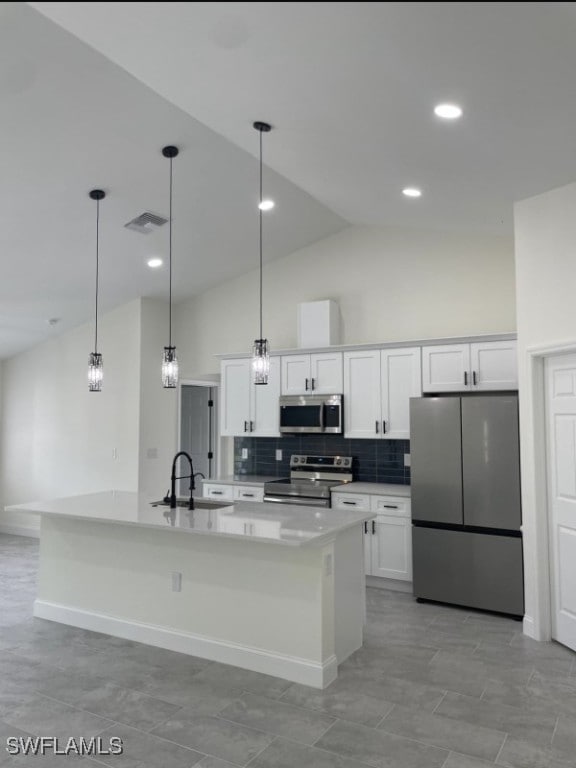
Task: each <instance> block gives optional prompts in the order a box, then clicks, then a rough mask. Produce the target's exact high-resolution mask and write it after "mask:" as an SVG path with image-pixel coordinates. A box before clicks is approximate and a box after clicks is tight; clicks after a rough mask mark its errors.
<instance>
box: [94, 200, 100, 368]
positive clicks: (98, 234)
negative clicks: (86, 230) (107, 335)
mask: <svg viewBox="0 0 576 768" xmlns="http://www.w3.org/2000/svg"><path fill="white" fill-rule="evenodd" d="M99 240H100V200H96V301H95V304H96V311H95V315H96V324H95V325H96V327H95V331H94V352H95V353H97V352H98V278H99V271H100V270H99V265H100V259H99V253H100V252H99V248H100V242H99Z"/></svg>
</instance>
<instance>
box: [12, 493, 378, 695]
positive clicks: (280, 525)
mask: <svg viewBox="0 0 576 768" xmlns="http://www.w3.org/2000/svg"><path fill="white" fill-rule="evenodd" d="M151 501H153V500H152V499H150V498H149V497H147V496H144V495H141V494H137V493H130V492H125V491H107V492H102V493H95V494H87V495H83V496H72V497H67V498H61V499H55V500H51V501H42V502H33V503H29V504H20V505H15V506H12V507H8V508H7V509H8V510H18V511H29V512H34V513H40V515H41V519H42V522H41V534H40V568H39V577H38V595H37V599H36V602H35V604H34V615H35V616H38V617H40V618H44V619H50V620H52V621H58V622H62V623H65V624H70V625H73V626H77V627H82V628H84V629H90V630H94V631H98V632H105V633H108V634H111V635H115V636H118V637H123V638H128V639H132V640H136V641H139V642H143V643H148V644H150V645H156V646H160V647H163V648H167V649H169V650H173V651H179V652H182V653H187V654H191V655H194V656H200V657H203V658H207V659H211V660H213V661H219V662H224V663H227V664H233V665H235V666H238V667H243V668H245V669H250V670H254V671H257V672H264V673H267V674H271V675H276V676H278V677H283V678H285V679H287V680H292V681H294V682H300V683H304V684H306V685H310V686H314V687H317V688H324V687H326V686H327V685H329V684H330V682H332V681H333V680H334V679H335V678H336V675H337V667H338V664H340V663H341V662H342V661H343V660H344V659H345V658H347V657H348V656H349V655H350V654H351V653H353V652H354V651H355V650H357V649H358V648H360V647H361V645H362V631H363V624H364V618H365V597H364V591H365V579H364V563H363V523H364V522H365V521H366V520H369V519H371V518H372V517H374V514H373V513H371V512H365V511H364V512H362V511H357V510H350V511H348V510H346V511H339V510H335V509H324V508H323V509H319V508H312V507H303V506H292V505H288V504H283V505H278V504H267V503H264V504H262V503H250V502H238V503H234V504H228V505H224V504H222V506H214V502H212V503H210V502H205V501H204V502H203V500H198V507H200V508H198V509H195V510H193V511H191V510H188V509H186V508H183V507H177V508H176V509H174V510H171V509H169V508H168V507H165V506H152V504H151ZM203 504H204V505H205V508H201V507H202V505H203ZM206 505H207V506H206Z"/></svg>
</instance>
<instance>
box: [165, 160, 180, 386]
mask: <svg viewBox="0 0 576 768" xmlns="http://www.w3.org/2000/svg"><path fill="white" fill-rule="evenodd" d="M162 154H163V155H164V157H167V158H168V159H169V160H170V218H169V228H170V234H169V250H168V252H169V263H170V268H169V273H170V298H169V302H170V306H169V310H168V312H169V314H168V346H167V347H164V354H163V356H162V386H163V387H164V388H165V389H174V388H175V387H176V386H177V385H178V357H177V356H176V347H174V346H172V160H173V159H174V158H175V157H176V156H177V154H178V147H173V146H168V147H164V149H163V150H162Z"/></svg>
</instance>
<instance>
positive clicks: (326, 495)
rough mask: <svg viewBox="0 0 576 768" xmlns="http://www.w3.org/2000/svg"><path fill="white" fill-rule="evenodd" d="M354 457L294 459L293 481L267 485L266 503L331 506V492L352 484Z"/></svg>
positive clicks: (272, 482) (265, 485)
mask: <svg viewBox="0 0 576 768" xmlns="http://www.w3.org/2000/svg"><path fill="white" fill-rule="evenodd" d="M352 479H353V478H352V457H351V456H299V455H295V456H291V457H290V477H289V478H286V479H282V480H271V481H270V482H268V483H265V484H264V501H272V502H277V503H279V504H306V505H308V506H312V507H329V506H330V489H331V488H334V487H335V486H337V485H342V484H343V483H350V482H351V481H352Z"/></svg>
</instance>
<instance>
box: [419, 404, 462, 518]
mask: <svg viewBox="0 0 576 768" xmlns="http://www.w3.org/2000/svg"><path fill="white" fill-rule="evenodd" d="M410 457H411V458H410V463H411V474H412V494H411V495H412V519H413V520H422V521H426V522H436V523H452V524H455V525H459V524H461V523H462V521H463V516H462V434H461V415H460V398H459V397H418V398H412V399H411V400H410Z"/></svg>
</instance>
